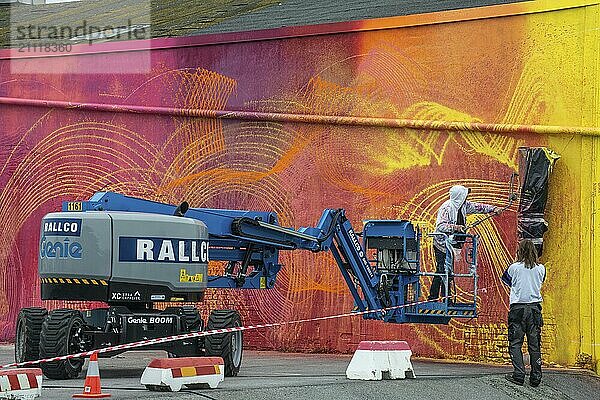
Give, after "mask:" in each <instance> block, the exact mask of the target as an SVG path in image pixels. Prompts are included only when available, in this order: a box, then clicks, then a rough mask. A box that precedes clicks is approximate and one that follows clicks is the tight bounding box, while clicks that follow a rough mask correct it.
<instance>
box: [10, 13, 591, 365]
mask: <svg viewBox="0 0 600 400" xmlns="http://www.w3.org/2000/svg"><path fill="white" fill-rule="evenodd" d="M547 3H549V2H544V1H541V2H528V3H527V5H523V4H520V5H507V6H497V7H488V8H481V9H477V10H476V11H468V10H466V11H463V12H462V13H461V14H460V18H458V19H463V21H455V20H456V19H457V17H458V16H459V14H458V13H456V12H446V13H438V14H428V15H421V16H408V17H398V18H392V19H385V20H377V21H375V20H373V21H363V22H360V23H352V24H347V25H339V26H338V28H340V29H339V31H340V33H335V34H333V33H329V34H326V35H319V34H318V33H319V32H321V31H320V29H321V28H319V27H313V28H308V29H307V30H306V32H305V33H311V34H312V35H309V36H292V35H291V33H292V31H286V30H279V31H275V32H272V33H265V32H263V33H260V34H257V35H258V36H260V35H266V36H265V37H263V39H265V40H248V41H246V42H237V43H236V42H230V41H229V40H226V39H227V38H226V35H223V38H222V40H221V39H220V37H218V36H217V37H213V38H212V39H211V40H213V41H214V42H215V44H211V45H204V44H202V45H200V44H197V45H193V42H194V40H195V39H194V38H191V39H190V38H187V39H168V40H164V39H156V40H155V42H153V47H160V49H158V48H155V49H154V50H152V53H151V55H150V56H151V60H152V64H151V65H152V69H151V71H150V72H149V73H147V74H128V73H126V72H124V73H121V74H95V75H88V74H43V73H40V74H19V73H16V72H15V71H16V70H18V69H20V68H22V67H24V66H26V65H27V63H33V62H36V63H39V62H43V63H46V65H48V68H49V69H52V68H53V65H54V66H57V65H58V64H54V63H62V64H61V65H64V63H73V64H74V65H75V64H76V65H77V66H78V67H80V68H81V67H83V68H85V66H86V65H92V64H95V65H98V64H102V63H111V64H113V65H114V64H122V65H123V66H124V67H123V68H124V71H126V70H127V68H126V67H127V66H128V65H135V63H137V62H139V61H140V59H141V58H142V57H145V56H148V53H147V52H146V51H128V52H114V51H111V45H107V46H106V50H107V51H106V52H103V53H97V54H88V55H79V56H76V55H71V56H68V57H48V58H35V59H19V60H14V59H13V60H9V59H8V58H7V57H6V54H5V53H2V54H0V56H3V57H4V58H3V59H2V60H1V61H0V96H1V97H2V98H5V99H6V98H21V99H37V100H62V101H71V102H75V103H76V102H81V103H102V104H114V105H138V106H149V107H150V106H152V107H171V108H182V109H206V110H216V111H219V110H225V111H227V110H239V111H247V112H263V113H277V114H282V113H285V114H301V115H308V116H311V115H312V116H314V115H317V116H356V117H381V118H387V119H395V120H400V119H408V120H432V121H461V122H469V123H477V122H482V123H490V124H509V125H510V124H521V125H548V126H559V127H566V126H586V127H589V129H587V130H578V129H573V130H568V129H563V130H561V128H558V127H549V128H547V129H538V130H539V132H538V133H536V132H534V129H532V130H531V131H530V132H528V133H527V132H519V131H518V130H514V131H512V132H508V133H497V132H493V131H488V132H484V131H477V130H475V129H470V128H468V125H465V129H464V130H460V131H448V130H432V129H408V128H394V127H385V126H374V125H371V126H369V124H365V125H349V124H332V123H328V124H320V123H304V122H298V121H296V122H286V121H276V120H269V119H264V120H250V119H247V120H243V119H229V118H219V119H216V118H195V117H185V116H177V115H158V114H143V113H131V112H103V111H94V110H93V109H92V108H89V107H87V108H86V107H79V108H77V107H72V108H68V109H62V108H58V107H54V108H48V107H33V106H31V107H27V106H23V105H11V104H9V103H10V100H6V101H3V102H2V105H0V116H1V117H0V118H1V121H2V124H1V125H0V215H1V220H2V225H3V229H2V231H1V232H0V241H1V243H0V276H1V277H2V279H1V283H0V285H1V286H0V340H11V339H13V337H14V321H15V318H16V315H17V313H18V311H19V309H20V308H21V307H26V306H32V305H38V306H39V305H41V301H40V300H39V277H38V276H37V250H38V240H39V221H40V218H41V217H42V215H44V214H45V213H47V212H50V211H54V210H58V209H59V207H60V204H61V201H63V200H70V199H86V198H88V197H89V196H90V195H91V194H92V193H94V192H95V191H99V190H111V191H117V192H121V193H124V194H128V195H134V196H141V197H145V198H149V199H154V200H159V201H167V202H172V203H177V202H180V201H182V200H184V199H185V200H187V201H188V202H189V203H190V204H191V205H192V206H194V207H218V208H241V209H246V208H249V209H260V210H273V211H276V212H277V213H278V214H279V219H280V222H281V223H282V225H288V226H295V227H299V226H312V225H314V224H315V223H316V222H317V219H318V217H319V216H320V214H321V211H322V209H324V208H327V207H343V208H346V210H347V215H348V216H349V218H350V219H351V221H352V223H353V224H354V225H355V226H360V225H361V221H362V220H363V219H368V218H384V219H387V218H399V219H411V220H416V221H421V222H423V223H424V224H425V226H426V228H427V229H429V230H432V229H433V225H434V222H435V215H436V211H437V208H438V207H439V206H440V205H441V204H442V202H444V201H445V200H446V198H447V193H448V189H449V188H450V187H451V186H452V185H454V184H457V183H461V184H466V185H467V186H470V187H471V188H472V189H473V192H472V199H473V200H474V201H480V202H487V203H492V204H497V205H503V204H505V202H506V198H507V195H508V187H507V184H506V180H507V179H508V177H509V176H510V174H511V173H512V172H513V171H515V170H516V169H517V149H518V147H519V146H524V145H531V146H537V145H546V146H549V147H551V148H552V149H553V150H555V151H556V152H558V153H559V154H561V155H562V159H561V160H560V161H559V162H558V163H557V165H556V167H555V172H554V175H553V177H552V181H551V186H550V199H549V205H548V218H547V219H548V220H549V222H550V232H549V234H548V235H547V236H546V244H545V256H544V259H543V261H544V263H545V264H546V266H547V268H548V280H547V283H546V285H545V289H544V296H545V302H544V304H545V305H544V317H545V321H546V324H545V327H544V330H543V339H542V340H543V351H544V354H545V359H546V360H547V361H549V362H555V363H560V364H569V365H572V364H576V363H577V362H579V363H580V364H582V365H588V366H591V364H592V363H594V362H596V361H595V360H597V359H598V351H597V348H598V347H597V346H598V343H600V299H599V298H598V296H599V295H598V293H600V291H599V290H600V287H599V282H600V272H599V269H600V266H598V263H597V261H595V260H596V259H598V257H599V256H600V248H599V244H598V243H599V242H598V240H596V239H595V238H594V232H595V231H597V230H598V228H599V227H598V224H599V222H598V218H597V217H594V211H597V209H598V195H599V190H598V188H599V186H598V185H599V183H598V182H599V177H600V167H599V166H598V162H597V161H596V158H597V156H598V153H599V152H600V141H599V140H600V139H599V138H598V132H599V131H600V129H598V130H596V128H598V127H599V121H598V119H597V118H598V117H597V115H598V109H597V102H598V100H600V99H599V98H598V92H597V90H598V89H597V88H596V87H597V86H598V85H597V83H598V56H599V55H600V53H599V49H598V46H599V45H598V43H600V40H598V39H600V38H599V37H598V35H599V32H600V25H599V21H600V16H599V8H598V5H596V2H578V3H582V4H578V3H577V2H572V1H564V2H558V1H557V2H552V10H550V5H548V4H547ZM557 3H561V5H560V6H559V5H557ZM563 3H564V4H563ZM576 3H577V4H576ZM583 3H589V4H588V5H586V4H583ZM592 3H593V4H592ZM578 5H582V6H578ZM563 6H564V7H563ZM492 16H502V17H499V18H493V19H489V18H488V17H492ZM344 30H345V31H347V32H342V31H344ZM294 32H298V31H294ZM286 35H288V36H289V37H286V38H281V39H269V40H267V39H268V36H271V37H281V36H286ZM184 42H185V44H186V45H185V46H181V44H182V43H184ZM190 43H191V45H190ZM199 43H200V40H199ZM130 46H131V47H134V46H135V43H133V44H130ZM11 63H12V65H11ZM11 67H12V68H13V69H12V72H11ZM15 67H16V69H15ZM300 119H301V118H300ZM515 231H516V215H515V208H513V209H510V210H509V211H508V212H507V213H505V214H504V216H503V217H502V218H496V219H494V220H489V221H487V222H485V223H483V224H481V225H479V226H478V228H477V232H478V233H479V234H480V235H481V236H482V238H483V239H482V241H483V246H482V253H481V258H480V261H481V263H480V264H481V265H480V276H481V280H480V286H481V287H482V288H484V289H485V290H483V291H481V293H480V299H479V304H480V311H481V313H480V317H479V318H477V319H476V320H460V321H452V322H451V323H450V324H449V325H448V326H429V325H401V326H398V325H386V324H383V323H380V322H374V321H363V320H361V319H358V318H353V319H340V320H333V321H326V322H323V321H321V322H318V323H312V324H310V323H309V324H304V325H299V326H286V327H285V328H279V329H276V330H273V331H254V332H248V334H247V335H246V340H247V343H248V345H250V346H253V347H255V348H260V349H283V350H295V351H334V352H335V351H342V352H348V351H352V350H353V349H354V346H355V345H356V344H357V343H358V342H359V341H360V340H363V339H411V340H412V347H413V352H414V353H416V354H417V355H420V356H431V357H446V358H456V359H473V360H482V359H486V360H497V361H502V360H506V359H507V357H508V356H507V353H506V331H507V327H506V322H505V320H506V315H507V307H508V293H507V290H506V288H505V287H503V286H502V284H501V283H500V278H499V277H500V275H501V273H502V271H503V269H504V268H505V267H506V266H507V265H508V264H509V263H510V262H511V260H512V257H513V253H514V250H515V248H516V234H515ZM423 257H424V259H423V262H424V264H425V265H426V266H427V268H428V269H429V270H433V269H434V267H433V249H432V247H431V244H430V243H428V244H427V245H426V247H425V249H424V256H423ZM282 259H283V263H284V264H285V267H284V269H283V270H282V272H281V273H280V274H279V277H278V284H277V287H276V289H274V290H271V291H260V292H255V291H243V292H242V291H236V290H231V291H219V292H215V291H211V292H209V294H208V296H207V301H206V303H205V305H204V306H205V307H206V309H207V310H208V309H209V308H210V309H212V308H230V307H234V308H238V309H240V310H241V312H242V316H243V318H244V321H245V323H259V322H271V321H286V320H291V319H298V318H309V317H314V316H322V315H333V314H338V313H341V312H345V311H347V310H349V309H351V308H352V305H353V304H352V299H351V296H350V295H349V293H348V292H347V289H346V286H345V283H344V282H343V279H342V277H341V274H340V273H339V272H338V271H337V267H336V266H335V264H334V262H333V259H332V258H331V256H330V255H328V254H311V253H303V252H293V253H285V254H284V255H283V256H282ZM211 268H212V269H213V270H217V269H218V268H220V266H218V265H211ZM426 286H428V285H426ZM594 290H595V292H594ZM44 305H45V306H46V307H56V306H58V305H59V304H58V303H56V302H48V304H44ZM205 314H206V313H205Z"/></svg>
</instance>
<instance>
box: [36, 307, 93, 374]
mask: <svg viewBox="0 0 600 400" xmlns="http://www.w3.org/2000/svg"><path fill="white" fill-rule="evenodd" d="M84 326H85V323H84V322H83V316H82V314H81V312H80V311H77V310H68V309H60V310H54V311H51V312H50V314H48V317H46V319H45V320H44V323H43V324H42V332H41V334H40V357H41V358H50V357H56V356H64V355H67V354H72V353H78V352H80V351H81V350H82V349H81V347H80V346H79V345H77V344H75V343H73V340H74V334H75V333H76V331H77V330H78V328H83V327H84ZM84 361H85V360H84V359H83V358H75V359H71V360H63V361H55V362H47V363H43V364H40V365H41V368H42V372H44V375H46V376H47V377H48V378H50V379H73V378H77V377H78V376H79V374H80V373H81V368H82V367H83V363H84Z"/></svg>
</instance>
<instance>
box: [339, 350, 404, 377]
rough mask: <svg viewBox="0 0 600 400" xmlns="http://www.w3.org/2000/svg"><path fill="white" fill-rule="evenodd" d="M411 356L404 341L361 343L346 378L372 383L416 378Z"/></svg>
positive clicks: (347, 370)
mask: <svg viewBox="0 0 600 400" xmlns="http://www.w3.org/2000/svg"><path fill="white" fill-rule="evenodd" d="M411 355H412V351H411V350H410V347H409V346H408V343H406V342H404V341H379V342H377V341H363V342H360V344H359V345H358V349H357V350H356V352H355V353H354V356H352V360H351V361H350V364H349V365H348V368H347V369H346V377H347V378H348V379H360V380H370V381H379V380H382V379H405V378H415V372H414V370H413V367H412V363H411V362H410V356H411Z"/></svg>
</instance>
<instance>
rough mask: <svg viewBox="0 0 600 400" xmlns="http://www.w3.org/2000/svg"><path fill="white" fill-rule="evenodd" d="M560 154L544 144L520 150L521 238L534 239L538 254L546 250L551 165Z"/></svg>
mask: <svg viewBox="0 0 600 400" xmlns="http://www.w3.org/2000/svg"><path fill="white" fill-rule="evenodd" d="M559 158H560V156H559V155H558V154H556V153H555V152H553V151H552V150H550V149H547V148H545V147H521V148H520V149H519V176H520V177H521V188H520V193H519V214H518V217H517V233H518V235H519V239H531V240H532V241H533V243H534V244H535V246H536V248H537V251H538V255H539V256H541V255H542V251H543V249H544V239H543V236H544V233H545V232H546V231H547V230H548V222H547V221H546V220H545V219H544V211H545V210H546V202H547V200H548V180H549V178H550V173H551V172H552V167H553V166H554V163H555V162H556V160H558V159H559Z"/></svg>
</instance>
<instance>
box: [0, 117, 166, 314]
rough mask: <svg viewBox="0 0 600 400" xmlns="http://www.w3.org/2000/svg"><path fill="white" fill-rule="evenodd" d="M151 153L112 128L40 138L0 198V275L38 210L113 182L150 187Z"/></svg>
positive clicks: (73, 128)
mask: <svg viewBox="0 0 600 400" xmlns="http://www.w3.org/2000/svg"><path fill="white" fill-rule="evenodd" d="M155 153H156V151H155V149H154V148H153V146H152V145H151V144H149V143H148V142H146V141H145V140H143V139H142V138H141V137H140V136H139V135H137V134H135V133H133V132H131V131H127V130H126V129H124V128H122V127H117V126H112V125H110V124H102V123H95V122H82V123H78V124H73V125H69V126H64V127H62V128H60V129H57V130H56V131H54V132H51V133H50V134H48V135H47V136H46V137H44V139H42V140H41V141H40V142H38V143H37V145H36V146H35V147H34V148H32V149H31V151H30V152H29V155H28V156H27V157H25V159H24V160H23V162H21V163H20V164H19V165H18V167H17V169H16V170H15V171H14V173H13V174H12V175H11V177H10V178H9V180H8V182H7V184H6V185H5V187H4V190H3V191H2V192H1V193H0V214H1V215H4V216H6V217H5V221H4V223H5V224H6V227H5V229H4V230H3V233H2V235H1V236H0V271H2V272H4V271H5V270H6V268H7V267H8V265H10V256H9V255H8V252H7V249H10V248H12V247H13V244H14V240H15V238H16V236H17V234H18V232H19V231H20V229H21V227H22V225H23V223H24V222H25V221H26V220H27V219H28V218H29V217H30V215H31V213H32V212H34V211H35V210H37V209H38V207H39V206H40V205H42V204H44V203H46V202H47V201H50V200H52V199H55V198H57V197H64V196H73V197H75V196H76V197H79V198H81V197H82V196H83V195H89V194H90V193H91V192H93V191H95V190H98V189H101V188H102V187H103V186H104V187H106V186H107V185H110V184H111V183H113V184H114V183H116V182H117V181H119V182H120V184H123V183H124V182H129V183H130V185H129V186H128V190H131V187H133V188H135V187H136V185H135V184H134V182H138V183H139V187H149V186H154V185H156V182H152V178H149V177H148V176H149V175H153V174H155V173H156V169H155V166H154V165H149V164H148V163H147V162H145V160H155V159H154V155H155ZM130 154H135V155H136V156H135V157H132V156H130ZM116 171H118V172H116ZM111 180H113V182H111ZM14 210H19V212H14ZM0 311H1V310H0ZM4 311H6V310H4Z"/></svg>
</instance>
